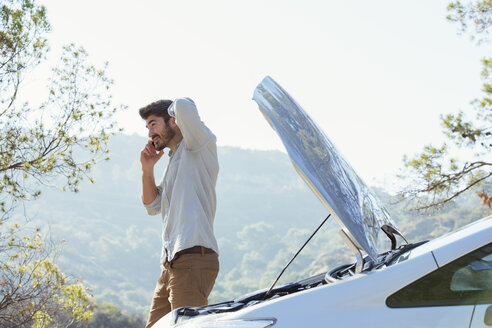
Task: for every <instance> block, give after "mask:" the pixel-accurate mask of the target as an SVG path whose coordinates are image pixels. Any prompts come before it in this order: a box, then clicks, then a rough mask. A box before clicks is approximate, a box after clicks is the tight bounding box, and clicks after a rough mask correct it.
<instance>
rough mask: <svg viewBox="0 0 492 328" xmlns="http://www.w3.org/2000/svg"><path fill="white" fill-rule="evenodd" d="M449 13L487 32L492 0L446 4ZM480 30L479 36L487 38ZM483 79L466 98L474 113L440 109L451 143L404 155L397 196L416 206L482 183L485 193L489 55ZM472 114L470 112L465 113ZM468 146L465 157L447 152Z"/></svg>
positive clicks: (490, 131)
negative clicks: (475, 94) (477, 91)
mask: <svg viewBox="0 0 492 328" xmlns="http://www.w3.org/2000/svg"><path fill="white" fill-rule="evenodd" d="M448 10H449V11H450V13H451V14H450V15H449V16H448V19H449V20H451V21H454V22H460V23H461V26H462V30H463V31H465V30H467V29H468V27H469V26H468V24H469V23H473V24H475V33H476V34H477V35H478V34H480V35H482V34H487V33H488V29H489V27H490V26H491V23H492V1H490V0H484V1H469V2H468V3H467V4H466V5H464V4H462V3H461V2H459V1H457V2H453V3H451V4H449V6H448ZM486 39H487V36H483V37H482V38H481V39H480V40H481V41H483V40H486ZM482 65H483V70H482V78H483V80H484V83H483V89H482V93H483V95H482V97H481V98H480V99H475V100H473V101H472V102H471V105H472V110H471V111H470V112H473V115H470V114H468V113H465V112H463V111H460V112H459V113H458V114H445V115H441V123H442V127H443V132H444V134H445V135H446V137H447V138H448V140H449V142H450V143H451V145H452V147H451V146H449V144H444V145H442V146H440V147H435V146H432V145H428V146H426V147H425V148H424V150H423V152H422V153H421V154H418V155H416V156H415V157H414V158H411V159H408V158H407V157H405V158H404V163H405V166H406V167H407V168H408V169H409V170H407V171H406V172H405V178H407V180H408V181H410V183H409V185H408V186H407V187H406V188H405V189H404V191H402V192H401V194H400V198H401V199H407V200H410V202H413V201H416V202H415V203H414V204H413V206H414V208H415V209H432V208H434V209H435V208H440V207H441V206H442V205H444V204H446V203H448V202H450V201H452V200H453V199H455V198H456V197H457V196H459V195H460V194H462V193H464V192H465V191H467V190H470V189H471V188H473V187H475V186H482V187H483V188H484V190H483V193H484V195H485V197H487V193H489V192H490V190H488V189H489V188H490V187H489V182H490V178H491V177H492V163H491V162H490V152H491V150H492V75H491V74H490V73H491V69H492V59H487V58H485V59H483V60H482ZM470 116H471V117H470ZM462 149H466V150H467V151H468V152H469V155H468V156H467V158H466V160H463V159H462V158H461V159H458V158H456V157H454V156H450V153H455V152H458V151H459V152H460V153H461V154H463V151H461V150H462Z"/></svg>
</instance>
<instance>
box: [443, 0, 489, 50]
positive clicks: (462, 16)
mask: <svg viewBox="0 0 492 328" xmlns="http://www.w3.org/2000/svg"><path fill="white" fill-rule="evenodd" d="M448 11H449V15H448V16H447V19H448V20H450V21H452V22H456V23H459V24H460V30H461V32H466V31H468V30H469V29H473V30H474V31H471V32H470V33H471V38H472V39H475V38H476V37H477V36H478V42H480V41H482V40H483V39H486V38H487V37H488V35H484V36H482V35H483V34H488V28H489V26H490V24H491V23H492V1H491V0H480V1H477V0H474V1H466V2H465V3H463V2H461V1H455V2H451V3H450V4H449V5H448ZM470 25H472V26H470Z"/></svg>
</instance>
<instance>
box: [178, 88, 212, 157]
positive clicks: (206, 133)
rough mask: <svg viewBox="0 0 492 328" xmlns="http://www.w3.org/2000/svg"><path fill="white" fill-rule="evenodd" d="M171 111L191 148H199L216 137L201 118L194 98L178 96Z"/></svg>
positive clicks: (187, 144) (187, 146)
mask: <svg viewBox="0 0 492 328" xmlns="http://www.w3.org/2000/svg"><path fill="white" fill-rule="evenodd" d="M171 111H172V113H173V114H174V115H175V117H176V124H177V125H178V127H179V129H180V131H181V134H182V135H183V139H184V141H185V143H186V148H188V149H189V150H196V149H199V148H201V147H202V146H203V145H205V144H206V143H207V142H208V141H209V140H211V139H212V138H214V137H215V136H214V134H213V133H212V132H211V131H210V130H209V129H208V128H207V127H206V126H205V124H203V122H202V121H201V120H200V116H199V115H198V110H197V108H196V105H195V103H194V102H193V100H191V99H189V98H178V99H176V100H175V101H174V102H173V105H172V109H171Z"/></svg>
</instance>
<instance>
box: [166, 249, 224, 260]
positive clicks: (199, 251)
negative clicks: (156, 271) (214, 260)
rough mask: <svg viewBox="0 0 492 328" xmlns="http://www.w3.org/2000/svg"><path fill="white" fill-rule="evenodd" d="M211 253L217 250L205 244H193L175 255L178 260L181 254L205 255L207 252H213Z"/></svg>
mask: <svg viewBox="0 0 492 328" xmlns="http://www.w3.org/2000/svg"><path fill="white" fill-rule="evenodd" d="M211 253H215V251H214V250H213V249H210V248H207V247H203V246H193V247H190V248H186V249H182V250H180V251H179V252H177V253H176V255H174V260H176V259H177V258H178V257H180V256H181V255H185V254H202V255H205V254H211Z"/></svg>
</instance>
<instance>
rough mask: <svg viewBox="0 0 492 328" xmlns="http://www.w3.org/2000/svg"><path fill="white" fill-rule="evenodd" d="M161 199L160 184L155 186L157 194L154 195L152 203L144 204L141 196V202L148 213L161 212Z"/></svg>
mask: <svg viewBox="0 0 492 328" xmlns="http://www.w3.org/2000/svg"><path fill="white" fill-rule="evenodd" d="M161 199H162V187H160V186H158V187H157V195H156V196H155V199H154V200H153V201H152V203H150V204H145V203H144V202H143V196H142V204H143V205H144V207H145V209H146V210H147V213H148V214H149V215H157V214H159V213H161Z"/></svg>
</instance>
